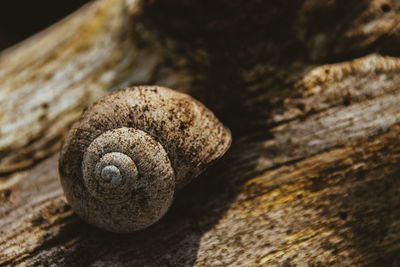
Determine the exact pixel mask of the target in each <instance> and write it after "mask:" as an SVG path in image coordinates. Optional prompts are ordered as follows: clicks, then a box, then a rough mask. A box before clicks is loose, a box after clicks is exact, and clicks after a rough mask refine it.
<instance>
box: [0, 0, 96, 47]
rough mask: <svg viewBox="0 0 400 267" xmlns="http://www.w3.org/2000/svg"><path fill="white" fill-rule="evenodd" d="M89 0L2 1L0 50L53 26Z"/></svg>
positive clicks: (0, 4) (0, 11)
mask: <svg viewBox="0 0 400 267" xmlns="http://www.w3.org/2000/svg"><path fill="white" fill-rule="evenodd" d="M87 2H89V0H3V1H1V2H0V50H3V49H5V48H7V47H10V46H12V45H13V44H16V43H18V42H20V41H22V40H24V39H26V38H28V37H29V36H31V35H32V34H34V33H36V32H39V31H40V30H42V29H45V28H46V27H48V26H50V25H52V24H54V23H55V22H57V21H58V20H60V19H62V18H63V17H65V16H66V15H68V14H70V13H72V12H73V11H74V10H76V9H78V8H79V7H81V6H82V5H84V4H85V3H87Z"/></svg>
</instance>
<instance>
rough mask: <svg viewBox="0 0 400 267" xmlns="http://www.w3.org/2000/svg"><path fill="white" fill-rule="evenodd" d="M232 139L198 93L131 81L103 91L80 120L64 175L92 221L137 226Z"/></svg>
mask: <svg viewBox="0 0 400 267" xmlns="http://www.w3.org/2000/svg"><path fill="white" fill-rule="evenodd" d="M230 144H231V134H230V131H229V130H228V129H227V128H225V127H224V126H223V124H222V123H220V122H219V121H218V119H217V118H216V117H215V116H214V114H213V113H212V112H211V111H210V110H208V109H207V108H206V107H204V105H202V104H201V103H200V102H198V101H196V100H195V99H193V98H192V97H190V96H188V95H186V94H183V93H179V92H176V91H173V90H171V89H167V88H163V87H157V86H141V87H131V88H127V89H124V90H120V91H117V92H115V93H113V94H111V95H108V96H106V97H103V98H101V99H100V100H99V101H97V102H96V103H94V104H93V105H92V106H91V107H90V108H89V109H87V110H86V111H85V112H84V113H83V114H82V116H81V118H80V119H79V121H77V122H76V123H75V124H74V126H73V127H72V129H71V130H70V132H69V133H68V136H67V138H66V140H65V142H64V145H63V148H62V151H61V155H60V161H59V171H60V181H61V184H62V187H63V189H64V192H65V195H66V197H67V200H68V202H69V204H70V205H71V206H72V208H73V209H74V210H75V212H76V213H77V214H78V215H79V216H80V217H82V218H83V219H84V220H86V221H88V222H89V223H92V224H94V225H96V226H98V227H100V228H103V229H106V230H109V231H113V232H132V231H137V230H140V229H143V228H145V227H147V226H149V225H151V224H153V223H154V222H156V221H158V220H159V219H160V218H161V217H162V216H163V215H164V214H165V213H166V212H167V210H168V208H169V207H170V205H171V204H172V201H173V198H174V193H175V191H176V190H179V189H181V188H182V187H183V186H185V185H186V184H187V183H188V182H190V181H191V180H192V179H193V178H195V177H196V176H198V175H199V174H200V173H201V172H202V171H203V170H204V169H205V168H207V166H209V165H210V164H211V163H212V162H213V161H215V160H216V159H218V158H220V157H221V156H222V155H223V154H224V153H225V152H226V151H227V150H228V148H229V146H230Z"/></svg>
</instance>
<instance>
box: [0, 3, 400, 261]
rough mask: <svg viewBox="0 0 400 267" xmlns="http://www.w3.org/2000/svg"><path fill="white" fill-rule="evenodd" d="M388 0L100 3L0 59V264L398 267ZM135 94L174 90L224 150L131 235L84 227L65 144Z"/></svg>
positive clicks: (399, 189) (396, 28) (397, 110)
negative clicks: (213, 128) (97, 104)
mask: <svg viewBox="0 0 400 267" xmlns="http://www.w3.org/2000/svg"><path fill="white" fill-rule="evenodd" d="M399 33H400V5H399V4H398V3H397V1H395V0H393V1H381V0H375V1H367V0H363V1H344V0H343V1H341V0H337V1H326V2H321V1H318V0H298V1H268V3H263V2H259V1H224V0H220V1H192V0H189V1H174V0H168V1H158V0H155V1H128V0H127V1H123V0H100V1H96V2H93V3H90V4H89V5H87V6H85V7H84V8H82V9H81V10H79V11H77V12H76V13H74V14H73V15H71V16H69V17H67V18H66V19H64V20H63V21H61V22H60V23H58V24H56V25H54V26H52V27H51V28H49V29H47V30H45V31H44V32H42V33H39V34H37V35H36V36H34V37H32V38H31V39H29V40H27V41H24V42H22V43H21V44H19V45H17V46H15V47H13V48H10V49H8V50H6V51H3V52H2V53H1V54H0V81H1V83H0V93H1V97H0V175H1V180H0V236H1V239H0V264H4V265H18V264H21V265H70V266H77V265H78V266H86V265H92V266H104V265H128V266H191V265H196V266H215V265H217V266H218V265H220V266H226V265H236V266H257V265H264V266H265V265H272V266H276V265H285V266H289V265H296V264H297V265H303V266H306V265H310V266H311V265H314V266H316V265H321V266H324V265H328V264H331V265H335V264H336V265H339V266H343V265H352V266H353V265H359V266H365V265H375V266H377V265H381V266H388V265H394V266H395V265H399V264H400V256H399V255H400V254H399V253H398V252H399V251H400V245H399V244H400V242H399V241H400V205H399V202H400V199H399V195H400V180H399V175H400V167H399V166H400V165H399V163H400V141H399V138H398V136H399V133H400V125H399V122H400V106H399V105H398V102H399V101H400V90H399V84H400V58H398V57H397V56H399V55H400V53H399V52H400V46H399V45H398V44H400V39H399V37H400V34H399ZM133 84H159V85H162V86H167V87H171V88H175V89H177V90H180V91H185V92H187V93H190V94H192V95H193V96H194V97H196V98H198V99H199V100H201V101H203V102H204V103H205V104H206V105H207V106H208V107H210V108H211V109H212V110H214V111H215V113H216V114H217V115H218V116H219V117H220V118H221V120H222V121H223V122H224V123H225V124H227V125H228V126H229V127H230V128H231V130H232V133H233V138H234V142H233V145H232V148H231V150H230V151H229V152H228V155H226V157H224V158H223V159H222V160H221V161H219V162H218V163H217V164H216V165H214V166H213V167H212V168H211V169H210V170H208V171H207V172H206V173H204V174H203V175H202V176H201V177H199V178H198V179H197V180H196V181H195V182H194V183H192V184H191V185H189V186H188V187H187V188H185V189H184V190H183V191H182V192H181V193H180V194H178V195H177V196H176V199H175V203H174V205H173V206H172V208H171V210H170V211H169V212H168V213H167V215H166V216H165V217H164V218H163V219H162V220H161V221H159V222H158V223H156V224H155V225H153V226H151V227H150V228H148V229H146V230H144V231H140V232H137V233H133V234H128V235H117V234H111V233H107V232H104V231H102V230H99V229H97V228H95V227H93V226H91V225H87V224H86V223H84V222H83V221H82V220H80V219H79V218H78V217H77V216H76V215H75V214H74V212H73V211H72V210H71V209H70V207H69V206H68V205H67V204H66V203H65V199H64V197H63V194H62V190H61V187H60V185H59V181H58V171H57V161H58V152H59V148H60V143H61V141H62V139H63V137H64V136H65V134H66V132H67V130H68V128H69V126H70V125H71V123H72V122H73V121H74V120H76V118H77V117H78V116H79V114H80V113H81V111H82V109H84V108H85V107H86V106H87V105H89V104H90V103H91V102H93V101H94V100H95V99H97V98H98V97H100V96H101V95H104V94H106V93H108V92H110V91H113V90H115V89H118V88H122V87H125V86H128V85H133Z"/></svg>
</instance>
